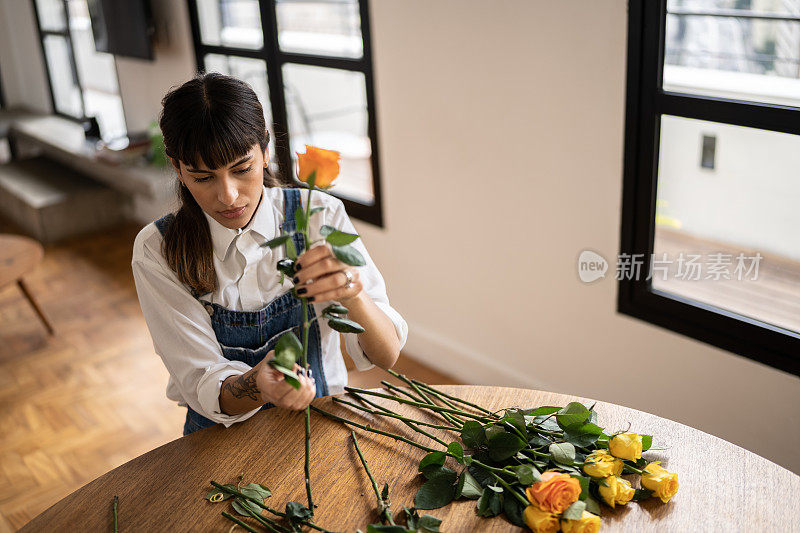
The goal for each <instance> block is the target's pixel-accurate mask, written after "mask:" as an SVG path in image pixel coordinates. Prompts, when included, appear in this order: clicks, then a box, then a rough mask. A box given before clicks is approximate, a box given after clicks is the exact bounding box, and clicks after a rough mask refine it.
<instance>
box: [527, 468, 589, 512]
mask: <svg viewBox="0 0 800 533" xmlns="http://www.w3.org/2000/svg"><path fill="white" fill-rule="evenodd" d="M526 493H527V495H528V500H529V501H530V502H531V503H532V504H534V505H537V506H539V508H540V509H542V510H543V511H547V512H550V513H555V514H561V513H563V512H564V510H565V509H566V508H567V507H569V506H570V505H572V504H573V503H575V502H576V501H578V497H580V495H581V484H580V482H579V481H578V480H577V479H575V478H574V477H571V476H570V475H569V474H562V473H561V472H545V473H544V474H542V480H541V481H539V482H537V483H534V484H533V485H531V486H530V487H528V489H527V490H526Z"/></svg>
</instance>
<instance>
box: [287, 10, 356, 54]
mask: <svg viewBox="0 0 800 533" xmlns="http://www.w3.org/2000/svg"><path fill="white" fill-rule="evenodd" d="M275 11H276V14H277V17H278V43H279V44H280V47H281V50H283V51H285V52H295V53H301V54H314V55H324V56H336V57H350V58H360V57H361V56H362V55H363V53H364V49H363V43H362V41H361V15H360V14H359V11H358V0H334V1H331V0H277V2H276V4H275Z"/></svg>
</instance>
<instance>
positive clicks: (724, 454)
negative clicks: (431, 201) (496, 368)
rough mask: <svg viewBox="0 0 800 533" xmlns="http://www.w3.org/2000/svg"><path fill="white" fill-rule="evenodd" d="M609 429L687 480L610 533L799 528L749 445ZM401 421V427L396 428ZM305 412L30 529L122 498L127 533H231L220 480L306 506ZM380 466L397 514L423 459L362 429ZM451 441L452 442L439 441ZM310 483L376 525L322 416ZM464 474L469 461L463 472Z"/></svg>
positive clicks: (638, 420) (626, 418) (230, 437)
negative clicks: (643, 446)
mask: <svg viewBox="0 0 800 533" xmlns="http://www.w3.org/2000/svg"><path fill="white" fill-rule="evenodd" d="M440 389H441V390H443V391H445V392H447V393H450V394H454V395H456V396H459V397H461V398H463V399H465V400H469V401H472V402H475V403H478V404H481V405H483V406H485V407H487V408H490V409H498V408H502V407H512V406H519V407H534V406H539V405H566V404H567V403H568V402H570V401H581V402H592V400H587V399H585V398H578V397H575V396H567V395H563V394H555V393H551V392H542V391H535V390H527V389H513V388H504V387H482V386H466V385H442V386H440ZM374 400H375V401H376V402H378V403H381V404H383V405H386V406H391V407H392V408H393V410H395V411H397V412H399V413H401V414H409V415H414V416H415V418H418V419H421V420H424V418H422V417H421V413H420V412H419V411H418V410H417V409H416V408H414V407H408V406H405V405H398V404H396V403H394V402H392V401H390V400H383V399H380V398H375V399H374ZM313 405H316V406H318V407H320V408H322V409H324V410H326V411H329V412H333V413H335V414H339V415H342V416H346V417H347V418H349V419H350V420H355V421H359V422H361V423H365V424H371V425H372V427H376V428H381V429H386V430H389V431H392V432H393V433H399V434H401V435H409V436H413V438H415V440H416V441H417V442H421V443H425V444H428V443H430V441H428V440H427V438H426V437H423V436H421V435H417V434H415V433H414V432H413V431H411V430H410V429H408V428H406V427H405V426H404V425H402V423H400V422H399V421H395V420H389V419H387V418H380V417H373V416H372V415H369V414H364V415H363V416H362V415H361V414H360V412H359V411H356V410H354V409H352V408H349V407H347V406H343V405H341V404H335V403H333V402H332V400H331V399H330V398H319V399H317V400H315V401H314V403H313ZM595 409H596V411H597V413H598V418H599V424H600V425H601V426H603V427H606V428H608V429H610V430H615V429H624V428H626V427H627V425H628V423H630V424H631V430H632V431H636V432H639V433H643V434H650V435H654V437H655V438H654V441H655V443H656V444H657V445H664V446H668V447H669V449H667V450H665V451H653V452H647V453H646V454H645V457H646V458H649V459H654V460H662V461H664V462H665V465H666V466H667V468H668V469H669V470H670V471H673V472H677V473H678V476H679V481H680V490H679V491H678V494H677V495H676V496H675V497H674V498H673V499H672V501H670V502H669V503H668V504H662V503H661V502H660V501H659V500H657V499H652V498H651V499H649V500H646V501H643V502H641V503H638V504H637V503H635V502H632V503H630V504H628V505H627V506H624V507H618V508H617V509H615V510H611V509H608V508H605V507H604V509H603V514H602V517H603V529H604V530H606V531H637V532H638V531H659V532H661V531H675V532H683V531H743V530H744V531H786V530H787V529H791V528H793V527H796V526H797V524H798V523H800V509H798V506H797V505H794V504H793V503H792V501H793V499H792V498H793V497H794V496H793V495H796V494H798V491H800V477H798V476H797V475H795V474H793V473H791V472H789V471H788V470H786V469H784V468H782V467H780V466H778V465H776V464H774V463H772V462H770V461H768V460H766V459H764V458H762V457H759V456H758V455H756V454H754V453H751V452H748V451H747V450H744V449H742V448H740V447H738V446H735V445H733V444H731V443H729V442H726V441H724V440H722V439H719V438H717V437H713V436H711V435H708V434H707V433H703V432H702V431H698V430H696V429H693V428H690V427H688V426H684V425H682V424H678V423H676V422H672V421H670V420H666V419H663V418H660V417H657V416H654V415H651V414H648V413H643V412H641V411H637V410H635V409H629V408H626V407H621V406H618V405H614V404H610V403H604V402H597V404H596V407H595ZM395 422H397V423H395ZM303 431H304V430H303V413H302V411H285V410H278V409H275V410H270V411H262V412H259V413H258V414H257V415H255V416H254V417H253V418H251V419H250V420H248V421H247V422H244V423H241V424H235V425H233V426H232V427H230V428H227V429H225V428H223V427H222V426H220V425H217V426H214V427H212V428H209V429H206V430H203V431H199V432H197V433H194V434H192V435H189V436H187V437H183V438H180V439H177V440H175V441H173V442H170V443H169V444H165V445H164V446H161V447H160V448H157V449H155V450H153V451H151V452H148V453H146V454H144V455H142V456H141V457H138V458H136V459H134V460H132V461H130V462H128V463H126V464H124V465H122V466H120V467H118V468H116V469H114V470H112V471H111V472H109V473H107V474H105V475H103V476H101V477H99V478H98V479H96V480H94V481H92V482H91V483H89V484H88V485H86V486H84V487H83V488H81V489H79V490H77V491H75V492H74V493H72V494H71V495H69V496H68V497H66V498H64V499H63V500H61V501H60V502H58V503H56V504H55V505H53V506H52V507H51V508H49V509H48V510H46V511H45V512H43V513H42V514H40V515H39V516H37V517H36V518H35V519H34V520H32V521H31V522H30V523H28V524H27V525H26V526H25V527H24V528H23V529H22V531H45V530H47V531H69V530H73V529H75V528H76V527H78V528H79V529H81V530H86V531H104V530H105V531H108V530H109V529H110V527H111V521H112V510H111V509H112V499H113V497H114V496H115V495H118V496H119V523H120V531H186V530H196V531H228V529H229V528H230V526H231V523H230V522H228V521H227V520H226V519H225V518H223V517H222V516H221V515H220V513H221V511H223V510H226V511H228V510H229V509H230V505H229V504H228V503H227V502H226V503H219V504H211V503H209V502H207V501H205V500H204V499H203V497H204V496H205V495H206V494H207V493H208V491H209V490H210V488H211V487H210V485H209V480H212V479H213V480H216V481H218V482H221V483H230V482H235V480H236V477H237V476H238V475H239V473H242V472H243V473H244V479H245V482H256V483H263V484H265V485H267V486H268V487H269V488H270V489H272V493H273V495H272V497H271V498H268V499H267V502H266V503H267V504H268V505H270V506H271V507H273V508H277V509H279V510H283V507H284V506H285V504H286V502H289V501H297V502H301V503H304V504H305V503H306V494H305V485H304V481H303V480H304V476H303V462H304V459H303V457H304V455H303V454H304V452H303V434H304V433H303ZM356 435H357V436H358V439H359V444H360V446H361V448H362V451H363V452H364V455H365V457H366V459H367V461H368V462H369V465H370V470H371V471H372V473H373V475H374V476H375V478H376V481H377V482H378V484H379V485H380V486H383V483H384V482H388V483H389V487H390V491H391V493H390V494H391V501H392V508H393V510H394V511H395V513H397V512H398V511H400V510H401V509H402V506H403V505H404V504H405V505H406V506H407V507H411V506H412V505H413V497H414V494H415V493H416V491H417V490H418V489H419V487H420V486H421V484H422V480H421V476H419V475H418V474H417V465H418V462H419V460H420V459H421V458H422V457H423V455H424V454H425V452H424V451H422V450H419V449H417V448H414V447H412V446H411V445H408V444H405V443H402V442H396V441H394V440H392V439H390V438H388V437H384V436H382V435H376V434H374V433H367V432H365V431H363V430H359V429H356ZM440 436H442V438H445V436H444V435H440ZM311 450H312V462H311V487H312V491H313V494H314V502H315V503H316V504H317V505H318V506H319V507H318V508H317V509H316V513H315V522H316V523H317V524H319V525H321V526H323V527H325V528H327V529H329V530H333V531H355V530H356V529H357V528H361V529H362V530H365V529H366V525H367V524H369V523H373V522H376V521H377V513H376V511H375V503H376V502H375V495H374V494H373V492H372V488H371V485H370V483H369V479H368V478H367V475H366V473H365V472H364V468H363V467H362V466H361V463H360V462H359V459H358V456H357V455H356V452H355V449H354V448H353V444H352V441H351V439H350V429H349V428H345V427H344V426H343V425H342V424H341V423H339V422H335V421H332V420H330V419H328V418H323V417H322V416H321V415H319V414H317V413H312V437H311ZM456 466H458V465H456ZM424 513H429V514H432V515H434V516H436V517H438V518H441V519H442V520H443V522H442V526H441V527H442V530H443V531H520V529H519V528H518V527H516V526H513V525H511V524H510V523H509V522H507V521H505V520H504V519H503V518H502V517H496V518H481V517H478V516H477V515H476V513H475V501H473V500H459V501H455V502H453V503H451V504H450V505H448V506H446V507H443V508H441V509H435V510H432V511H424V512H421V513H420V514H424Z"/></svg>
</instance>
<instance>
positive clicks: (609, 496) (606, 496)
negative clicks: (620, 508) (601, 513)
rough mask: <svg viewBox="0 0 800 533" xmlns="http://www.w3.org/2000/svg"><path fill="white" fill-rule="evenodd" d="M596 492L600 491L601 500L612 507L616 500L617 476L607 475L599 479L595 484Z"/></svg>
mask: <svg viewBox="0 0 800 533" xmlns="http://www.w3.org/2000/svg"><path fill="white" fill-rule="evenodd" d="M597 492H599V493H600V497H602V498H603V501H604V502H606V503H607V504H608V506H609V507H611V508H612V509H613V508H614V505H615V504H616V502H617V477H616V476H608V477H606V478H603V479H601V480H600V481H599V482H598V484H597Z"/></svg>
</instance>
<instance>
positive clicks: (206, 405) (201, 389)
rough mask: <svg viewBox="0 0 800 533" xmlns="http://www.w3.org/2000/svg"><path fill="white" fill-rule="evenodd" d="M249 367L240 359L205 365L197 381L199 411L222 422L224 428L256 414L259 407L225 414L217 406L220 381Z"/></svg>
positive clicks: (243, 371) (210, 418) (215, 420)
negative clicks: (237, 413) (244, 411)
mask: <svg viewBox="0 0 800 533" xmlns="http://www.w3.org/2000/svg"><path fill="white" fill-rule="evenodd" d="M250 369H251V367H250V366H248V365H246V364H245V363H242V362H240V361H229V362H227V363H221V364H217V365H211V366H208V367H206V372H205V374H203V377H202V378H200V381H199V382H198V383H197V401H198V403H199V404H200V408H201V409H202V411H203V412H201V413H199V414H201V415H203V416H204V417H206V418H208V419H209V420H213V421H214V422H218V423H221V424H223V425H224V426H225V427H226V428H227V427H230V426H231V425H233V424H235V423H236V422H243V421H245V420H247V419H248V418H250V417H251V416H253V415H254V414H256V413H257V412H258V411H259V409H261V407H257V408H256V409H253V410H252V411H248V412H246V413H242V414H239V415H226V414H225V413H223V412H222V409H221V408H220V406H219V390H220V387H221V386H222V382H223V381H225V380H226V379H227V378H229V377H230V376H238V375H241V374H244V373H245V372H247V371H248V370H250Z"/></svg>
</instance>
